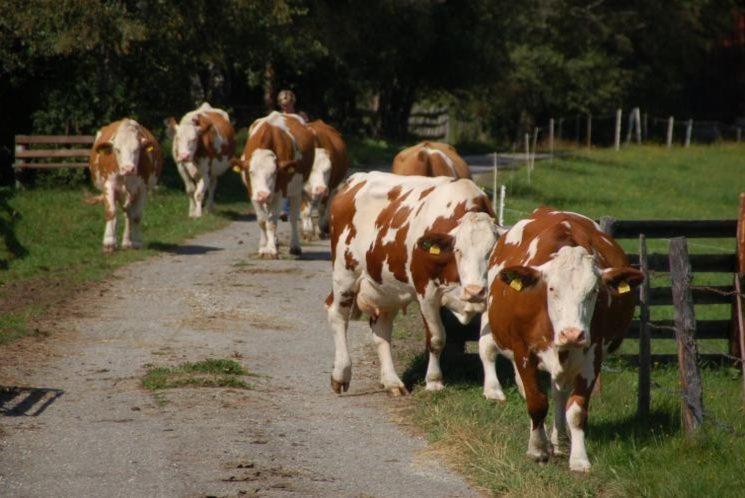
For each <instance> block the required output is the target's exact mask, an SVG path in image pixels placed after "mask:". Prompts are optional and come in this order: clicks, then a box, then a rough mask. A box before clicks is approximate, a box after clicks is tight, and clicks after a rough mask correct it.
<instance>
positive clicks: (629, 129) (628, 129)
mask: <svg viewBox="0 0 745 498" xmlns="http://www.w3.org/2000/svg"><path fill="white" fill-rule="evenodd" d="M635 112H636V107H634V108H633V109H631V111H630V112H629V121H628V123H627V124H626V145H628V144H630V143H631V135H632V134H633V133H634V124H635V121H634V116H636V114H635Z"/></svg>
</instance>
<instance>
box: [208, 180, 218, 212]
mask: <svg viewBox="0 0 745 498" xmlns="http://www.w3.org/2000/svg"><path fill="white" fill-rule="evenodd" d="M216 190H217V175H216V174H215V173H214V172H212V171H211V172H210V184H209V189H208V192H207V212H209V213H213V212H214V211H215V191H216Z"/></svg>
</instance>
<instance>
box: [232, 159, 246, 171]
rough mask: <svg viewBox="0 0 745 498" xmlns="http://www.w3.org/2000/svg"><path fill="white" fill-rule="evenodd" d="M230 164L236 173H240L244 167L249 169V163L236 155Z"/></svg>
mask: <svg viewBox="0 0 745 498" xmlns="http://www.w3.org/2000/svg"><path fill="white" fill-rule="evenodd" d="M230 166H231V167H232V168H233V171H235V172H236V173H240V172H241V170H243V169H248V164H246V163H244V162H243V161H241V160H240V159H238V158H237V157H234V158H232V159H231V160H230Z"/></svg>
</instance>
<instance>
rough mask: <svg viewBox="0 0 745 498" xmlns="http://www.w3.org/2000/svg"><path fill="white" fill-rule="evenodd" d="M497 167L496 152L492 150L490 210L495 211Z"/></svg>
mask: <svg viewBox="0 0 745 498" xmlns="http://www.w3.org/2000/svg"><path fill="white" fill-rule="evenodd" d="M497 169H498V163H497V153H496V152H494V178H493V181H492V199H491V202H492V211H494V212H495V213H496V212H497Z"/></svg>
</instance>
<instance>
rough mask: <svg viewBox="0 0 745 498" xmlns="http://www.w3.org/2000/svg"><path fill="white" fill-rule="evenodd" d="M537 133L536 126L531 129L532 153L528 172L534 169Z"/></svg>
mask: <svg viewBox="0 0 745 498" xmlns="http://www.w3.org/2000/svg"><path fill="white" fill-rule="evenodd" d="M538 131H539V128H538V127H537V126H536V127H535V129H533V152H532V153H531V154H530V171H531V172H532V171H533V169H534V168H535V151H536V149H537V148H538Z"/></svg>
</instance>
